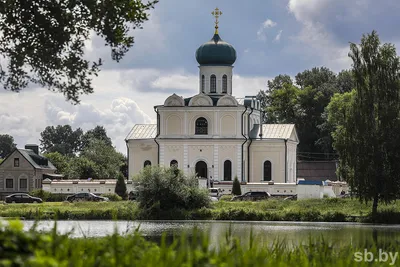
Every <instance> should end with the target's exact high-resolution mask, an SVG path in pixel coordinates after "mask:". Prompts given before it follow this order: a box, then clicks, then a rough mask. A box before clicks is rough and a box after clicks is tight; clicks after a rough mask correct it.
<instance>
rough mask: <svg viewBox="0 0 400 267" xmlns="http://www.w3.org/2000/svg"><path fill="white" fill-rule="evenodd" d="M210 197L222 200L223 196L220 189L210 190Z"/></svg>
mask: <svg viewBox="0 0 400 267" xmlns="http://www.w3.org/2000/svg"><path fill="white" fill-rule="evenodd" d="M208 192H209V193H208V195H209V196H210V197H216V198H218V199H219V198H220V197H221V196H222V190H221V189H220V188H208Z"/></svg>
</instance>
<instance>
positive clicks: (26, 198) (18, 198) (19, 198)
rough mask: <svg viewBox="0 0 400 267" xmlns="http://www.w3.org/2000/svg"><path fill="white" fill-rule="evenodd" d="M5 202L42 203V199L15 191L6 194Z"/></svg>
mask: <svg viewBox="0 0 400 267" xmlns="http://www.w3.org/2000/svg"><path fill="white" fill-rule="evenodd" d="M5 202H6V203H43V200H42V199H41V198H38V197H33V196H30V195H28V194H25V193H17V194H12V195H9V196H6V200H5Z"/></svg>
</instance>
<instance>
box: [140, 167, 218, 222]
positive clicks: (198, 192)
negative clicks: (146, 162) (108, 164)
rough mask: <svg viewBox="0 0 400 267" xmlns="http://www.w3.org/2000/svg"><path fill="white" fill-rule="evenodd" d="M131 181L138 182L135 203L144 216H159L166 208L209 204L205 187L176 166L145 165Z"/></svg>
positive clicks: (183, 208)
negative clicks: (176, 170)
mask: <svg viewBox="0 0 400 267" xmlns="http://www.w3.org/2000/svg"><path fill="white" fill-rule="evenodd" d="M134 180H135V181H136V182H139V184H140V186H139V187H138V198H137V200H138V202H139V207H140V208H141V209H143V212H144V213H145V216H146V217H147V218H149V217H150V218H159V216H161V215H160V214H161V213H163V212H168V211H171V210H172V211H178V210H193V209H198V208H202V207H208V206H209V205H210V199H209V197H208V192H207V190H204V189H200V188H199V186H198V179H197V178H196V177H194V176H193V177H186V176H185V175H184V174H183V172H182V171H180V172H178V173H177V174H176V172H175V168H164V167H159V166H151V167H146V168H143V169H142V170H141V172H140V173H139V175H137V176H136V177H135V178H134Z"/></svg>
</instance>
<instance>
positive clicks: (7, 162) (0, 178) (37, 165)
mask: <svg viewBox="0 0 400 267" xmlns="http://www.w3.org/2000/svg"><path fill="white" fill-rule="evenodd" d="M55 171H56V167H54V165H53V164H52V163H51V162H50V161H49V160H48V159H47V158H45V157H44V156H42V155H40V153H39V147H38V146H37V145H26V146H25V149H20V148H17V149H15V150H14V151H13V152H11V153H10V154H9V155H8V156H7V157H6V158H5V159H4V161H3V162H1V163H0V199H4V197H5V196H7V195H9V194H12V193H17V192H26V193H27V192H30V191H32V190H34V189H41V188H42V181H43V178H44V177H46V176H51V175H53V174H54V172H55Z"/></svg>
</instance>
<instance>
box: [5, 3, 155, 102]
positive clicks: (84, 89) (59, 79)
mask: <svg viewBox="0 0 400 267" xmlns="http://www.w3.org/2000/svg"><path fill="white" fill-rule="evenodd" d="M156 2H157V0H156V1H151V2H148V3H142V1H140V0H119V1H113V0H104V1H94V0H88V1H75V0H63V1H39V0H24V1H19V0H18V1H17V0H10V1H6V2H4V1H3V2H2V4H1V5H0V7H1V8H0V16H1V19H0V32H1V33H2V36H1V39H0V53H1V55H2V56H3V57H5V58H7V59H8V64H7V68H5V67H1V68H0V70H1V71H0V82H1V83H2V84H3V85H4V88H5V89H6V90H11V91H16V92H19V91H20V90H22V89H24V88H26V87H27V86H28V85H29V84H30V83H33V84H36V85H38V86H41V87H46V88H48V89H50V90H52V91H59V92H60V93H62V94H64V96H65V97H66V99H67V100H69V101H72V102H73V103H79V96H80V95H82V94H89V93H92V92H93V87H92V84H91V79H92V77H93V76H97V74H98V72H99V70H100V69H99V67H100V66H101V65H102V59H101V58H99V59H98V60H97V61H96V62H90V61H89V60H88V59H87V58H85V54H84V48H85V41H87V40H89V39H90V34H91V33H92V32H93V33H95V34H96V35H98V36H100V37H101V38H103V39H104V41H105V44H106V46H110V48H111V57H112V59H113V60H115V61H117V62H119V61H120V60H121V59H122V58H123V56H124V55H125V54H126V53H127V52H128V51H129V48H130V47H131V46H132V45H133V43H134V37H133V36H131V30H132V29H136V28H140V29H141V24H142V23H143V22H144V21H146V20H148V17H149V15H148V14H147V11H148V10H149V9H150V8H153V7H154V5H155V3H156Z"/></svg>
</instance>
